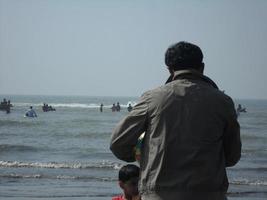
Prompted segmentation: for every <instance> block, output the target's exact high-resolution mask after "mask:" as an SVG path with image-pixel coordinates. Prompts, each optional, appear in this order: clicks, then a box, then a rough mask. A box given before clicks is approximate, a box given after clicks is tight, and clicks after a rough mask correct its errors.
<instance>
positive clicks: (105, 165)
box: [0, 161, 121, 170]
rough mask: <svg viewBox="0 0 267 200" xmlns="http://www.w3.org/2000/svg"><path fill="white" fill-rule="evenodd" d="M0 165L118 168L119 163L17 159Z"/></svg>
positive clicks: (57, 167)
mask: <svg viewBox="0 0 267 200" xmlns="http://www.w3.org/2000/svg"><path fill="white" fill-rule="evenodd" d="M0 167H8V168H54V169H93V168H103V169H116V170H117V169H120V167H121V164H120V163H115V162H111V161H102V162H97V163H57V162H49V163H39V162H18V161H0Z"/></svg>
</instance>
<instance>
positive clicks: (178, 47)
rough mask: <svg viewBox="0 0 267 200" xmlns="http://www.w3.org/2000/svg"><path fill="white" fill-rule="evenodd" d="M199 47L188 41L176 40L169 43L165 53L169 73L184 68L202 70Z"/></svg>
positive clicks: (201, 57)
mask: <svg viewBox="0 0 267 200" xmlns="http://www.w3.org/2000/svg"><path fill="white" fill-rule="evenodd" d="M202 60H203V54H202V51H201V49H200V48H199V47H198V46H197V45H194V44H191V43H189V42H178V43H176V44H174V45H171V46H170V47H169V48H168V49H167V51H166V53H165V64H166V65H167V66H168V69H169V71H170V72H171V73H173V72H174V71H178V70H184V69H195V70H197V71H199V72H201V73H203V70H204V63H203V62H202Z"/></svg>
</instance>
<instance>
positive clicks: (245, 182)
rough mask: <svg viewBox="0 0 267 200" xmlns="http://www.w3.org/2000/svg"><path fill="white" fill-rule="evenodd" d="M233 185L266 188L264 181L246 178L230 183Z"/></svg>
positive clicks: (266, 182)
mask: <svg viewBox="0 0 267 200" xmlns="http://www.w3.org/2000/svg"><path fill="white" fill-rule="evenodd" d="M230 183H231V184H233V185H253V186H267V181H266V180H249V179H246V178H236V179H234V180H232V181H230Z"/></svg>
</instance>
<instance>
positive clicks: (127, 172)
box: [119, 164, 140, 197]
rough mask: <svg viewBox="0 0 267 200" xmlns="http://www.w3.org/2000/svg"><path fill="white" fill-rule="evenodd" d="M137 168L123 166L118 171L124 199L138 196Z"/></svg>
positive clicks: (129, 165)
mask: <svg viewBox="0 0 267 200" xmlns="http://www.w3.org/2000/svg"><path fill="white" fill-rule="evenodd" d="M139 171H140V169H139V167H137V166H136V165H131V164H128V165H125V166H123V167H122V168H121V169H120V171H119V185H120V187H121V189H122V190H123V192H124V195H125V196H126V197H131V196H136V195H138V179H139Z"/></svg>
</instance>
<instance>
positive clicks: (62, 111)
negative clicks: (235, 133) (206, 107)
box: [0, 96, 267, 200]
mask: <svg viewBox="0 0 267 200" xmlns="http://www.w3.org/2000/svg"><path fill="white" fill-rule="evenodd" d="M5 97H6V98H7V99H10V100H11V102H12V103H13V105H14V107H13V108H12V109H11V113H10V114H6V113H5V112H2V111H0V199H8V200H11V199H12V200H13V199H14V200H15V199H16V200H26V199H42V200H45V199H49V200H59V199H79V200H83V199H87V200H88V199H89V200H100V199H101V200H104V199H111V196H114V195H116V194H119V193H121V190H120V189H119V187H118V185H117V173H118V169H119V168H120V166H121V165H123V164H125V163H123V162H121V161H119V160H117V159H116V158H115V157H114V156H113V155H112V153H111V152H110V151H109V140H110V135H111V131H112V129H113V128H114V126H115V125H116V123H117V122H118V121H119V120H120V119H122V118H123V117H124V116H125V115H127V113H128V111H127V109H126V107H127V105H128V104H129V103H132V104H134V103H135V102H136V101H137V99H138V98H135V97H73V96H72V97H70V96H5ZM3 98H4V96H0V99H3ZM44 102H45V103H48V104H50V105H52V106H53V107H55V108H56V111H55V112H46V113H45V112H43V111H42V109H41V106H42V104H43V103H44ZM117 102H120V104H121V106H122V110H121V112H115V113H112V112H111V109H110V108H111V105H112V104H113V103H117ZM235 102H236V104H237V103H241V104H242V105H243V106H245V107H246V108H247V111H248V112H247V113H241V115H240V116H239V122H240V125H241V136H242V143H243V150H242V159H241V161H240V162H239V163H238V164H237V165H236V166H235V167H233V168H229V169H228V170H227V172H228V176H229V181H230V187H229V194H228V197H229V199H230V200H231V199H232V200H237V199H243V200H249V199H252V200H253V199H255V200H256V199H257V200H259V199H267V131H266V130H267V101H263V100H236V101H235ZM101 103H103V104H104V112H103V113H100V112H99V105H100V104H101ZM29 106H33V107H34V109H35V111H36V112H37V115H38V117H37V118H35V119H30V118H24V117H23V116H24V113H25V112H26V111H27V109H28V107H29Z"/></svg>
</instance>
